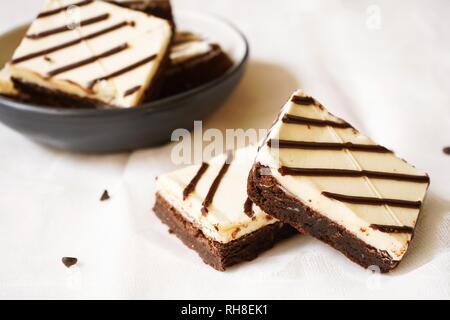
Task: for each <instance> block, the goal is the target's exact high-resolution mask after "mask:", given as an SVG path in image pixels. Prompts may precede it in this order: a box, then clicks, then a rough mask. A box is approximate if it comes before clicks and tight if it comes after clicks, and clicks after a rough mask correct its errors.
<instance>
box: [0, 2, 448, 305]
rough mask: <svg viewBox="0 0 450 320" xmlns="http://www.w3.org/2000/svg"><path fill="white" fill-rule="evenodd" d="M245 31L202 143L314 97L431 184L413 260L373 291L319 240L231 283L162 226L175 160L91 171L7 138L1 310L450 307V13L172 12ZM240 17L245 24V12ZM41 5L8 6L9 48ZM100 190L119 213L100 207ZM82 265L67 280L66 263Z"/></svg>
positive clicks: (3, 22)
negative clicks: (321, 301) (392, 301)
mask: <svg viewBox="0 0 450 320" xmlns="http://www.w3.org/2000/svg"><path fill="white" fill-rule="evenodd" d="M173 2H174V6H175V8H178V9H181V8H189V9H199V10H200V9H206V10H208V11H210V12H214V13H217V14H219V15H222V16H224V17H227V18H228V19H229V20H231V21H233V22H234V23H235V24H236V25H238V26H239V27H240V28H241V29H242V31H243V32H244V33H245V34H246V35H247V36H248V38H249V40H250V44H251V48H252V58H251V62H250V65H249V68H248V72H247V74H246V76H245V78H244V80H243V82H242V84H241V85H240V86H239V88H238V90H237V91H236V92H235V94H234V95H233V96H232V98H231V99H229V100H228V101H227V102H226V103H225V105H224V106H223V108H221V109H220V110H219V111H218V112H217V113H216V114H215V115H214V116H212V117H211V118H210V119H209V120H207V121H206V123H205V127H207V128H208V127H209V128H211V127H215V128H219V129H225V128H267V127H269V126H270V124H271V122H272V120H273V119H274V117H275V115H276V113H277V112H278V110H279V107H281V106H282V105H283V103H284V102H285V100H286V99H287V98H288V97H289V95H290V93H291V92H292V91H293V90H294V89H296V88H298V87H301V88H303V89H304V90H305V91H306V92H307V93H308V94H310V95H313V96H315V97H317V98H318V99H319V100H320V101H321V102H322V103H323V104H324V105H326V106H327V107H328V108H329V109H330V110H331V111H332V112H334V113H335V114H336V115H339V116H342V117H344V118H345V119H347V120H348V121H350V122H351V123H353V124H354V125H355V126H356V127H358V128H360V129H361V131H363V132H364V133H366V134H368V135H370V136H372V137H373V138H374V139H375V140H376V141H377V142H379V143H381V144H384V145H386V146H387V147H389V148H392V149H394V150H396V151H397V154H398V155H400V156H402V157H404V158H406V159H408V160H409V161H410V162H412V163H413V164H415V165H417V167H418V168H421V169H424V170H426V171H427V172H429V173H430V176H431V180H432V183H431V188H430V191H429V195H428V199H427V201H426V203H425V208H424V210H423V213H422V217H421V220H420V221H419V226H418V230H417V233H416V237H415V239H414V241H413V244H412V246H411V248H410V252H409V254H408V255H407V256H406V258H405V259H404V261H403V262H402V264H401V265H400V267H399V268H398V269H397V270H396V271H394V272H393V273H392V274H390V275H381V276H380V275H372V274H371V273H370V272H369V271H366V270H364V269H362V268H360V267H359V266H357V265H355V264H353V263H351V262H350V261H348V260H347V259H346V258H345V257H344V256H342V255H341V254H340V253H339V252H337V251H335V250H333V249H332V248H330V247H328V246H326V245H325V244H323V243H321V242H319V241H316V240H315V239H312V238H310V237H307V236H298V237H296V238H295V239H292V240H288V241H286V242H285V243H283V244H281V245H278V246H277V247H276V248H274V249H273V250H271V251H270V252H267V253H266V254H264V255H262V256H261V257H260V258H259V259H257V260H255V261H253V262H250V263H244V264H241V265H239V266H237V267H235V268H232V269H230V270H229V271H227V272H225V273H220V272H217V271H215V270H213V269H211V268H210V267H208V266H206V265H204V264H203V263H202V262H201V260H200V259H199V258H198V257H197V255H196V254H195V253H194V252H193V251H190V250H188V249H186V247H184V246H183V245H182V244H181V243H180V241H179V240H178V239H176V238H175V237H174V236H172V235H169V233H168V232H167V228H166V227H165V226H164V225H162V224H161V223H160V222H159V221H158V220H157V218H156V217H155V216H154V215H153V214H152V211H151V208H152V205H153V201H154V195H153V193H154V187H155V182H154V179H155V176H157V175H158V174H160V173H163V172H166V171H168V170H172V169H173V168H174V166H173V165H171V164H170V161H168V159H170V158H169V156H170V151H171V148H172V147H173V145H168V146H164V147H160V148H154V149H148V150H142V151H136V152H133V153H131V154H119V155H110V156H84V155H74V154H70V153H65V152H59V151H54V150H50V149H47V148H45V147H41V146H38V145H35V144H34V143H32V142H29V141H28V140H27V139H26V138H24V137H22V136H20V135H19V134H17V133H15V132H13V131H11V130H9V129H7V128H6V127H4V126H3V125H1V126H0V147H1V148H0V254H1V262H0V298H163V299H164V298H223V299H241V298H268V299H296V298H449V297H450V271H449V270H450V249H449V248H450V191H449V186H448V184H449V181H450V156H446V155H444V153H443V152H442V148H443V147H444V146H450V107H449V106H450V96H449V92H450V76H449V75H450V60H449V59H448V56H449V50H450V44H449V41H448V30H449V29H450V20H449V19H448V18H447V16H446V14H447V13H448V11H449V10H450V3H449V2H448V1H446V0H436V1H433V3H432V4H431V5H430V3H426V2H424V1H420V0H417V1H406V0H402V1H395V3H394V2H393V1H389V0H383V1H381V0H379V1H359V0H358V1H357V0H352V1H339V0H334V1H333V0H332V1H324V0H321V1H317V0H314V1H312V0H311V1H298V0H290V1H278V0H276V1H275V0H270V1H269V0H267V1H259V0H246V1H237V0H235V1H222V0H202V1H200V0H198V1H189V0H175V1H173ZM236 6H237V8H236ZM39 7H40V0H16V1H2V3H1V4H0V32H4V31H6V30H7V29H9V28H11V27H13V26H15V25H17V24H18V23H23V22H26V21H27V20H29V19H31V18H32V17H33V16H35V15H36V13H37V11H38V8H39ZM104 189H108V190H109V192H110V194H111V200H110V201H107V202H100V201H99V198H100V196H101V194H102V193H103V191H104ZM63 256H75V257H77V258H78V259H79V261H80V262H79V264H78V265H77V266H76V267H74V268H72V269H70V270H68V269H66V268H65V267H64V266H63V264H62V263H61V262H60V260H61V258H62V257H63Z"/></svg>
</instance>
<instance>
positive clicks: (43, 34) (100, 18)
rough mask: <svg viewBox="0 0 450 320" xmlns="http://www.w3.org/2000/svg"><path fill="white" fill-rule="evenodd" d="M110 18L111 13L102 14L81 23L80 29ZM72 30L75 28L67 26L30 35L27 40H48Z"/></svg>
mask: <svg viewBox="0 0 450 320" xmlns="http://www.w3.org/2000/svg"><path fill="white" fill-rule="evenodd" d="M109 17H110V15H109V13H105V14H101V15H99V16H97V17H93V18H90V19H86V20H82V21H80V23H79V26H80V27H84V26H88V25H90V24H94V23H97V22H101V21H104V20H107V19H108V18H109ZM71 30H73V28H71V27H70V26H69V25H65V26H62V27H58V28H54V29H49V30H46V31H42V32H39V33H34V34H29V35H26V38H28V39H32V40H38V39H42V38H46V37H49V36H52V35H55V34H58V33H63V32H67V31H71Z"/></svg>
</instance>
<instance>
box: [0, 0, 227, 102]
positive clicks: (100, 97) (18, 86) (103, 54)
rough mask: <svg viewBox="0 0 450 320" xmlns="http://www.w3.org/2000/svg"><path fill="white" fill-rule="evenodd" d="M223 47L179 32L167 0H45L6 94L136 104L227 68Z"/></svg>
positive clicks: (2, 76)
mask: <svg viewBox="0 0 450 320" xmlns="http://www.w3.org/2000/svg"><path fill="white" fill-rule="evenodd" d="M232 65H233V63H232V61H231V59H230V58H229V57H228V56H227V55H226V54H225V53H224V52H223V51H222V49H221V47H220V46H219V45H217V44H215V43H212V42H210V41H208V40H206V39H204V38H202V37H201V36H199V35H196V34H192V33H190V32H177V31H176V25H175V22H174V20H173V15H172V9H171V5H170V2H169V0H143V1H100V0H90V1H89V0H86V1H79V0H78V1H77V0H45V1H44V5H43V8H42V10H41V12H40V14H39V15H38V16H37V18H36V19H35V21H34V22H33V23H32V24H31V26H30V28H29V29H28V31H27V33H26V35H25V37H24V39H23V40H22V42H21V43H20V45H19V47H18V48H17V49H16V51H15V52H14V54H13V56H12V58H11V60H10V61H9V62H8V63H7V64H6V65H5V67H4V68H3V70H2V71H0V94H2V95H4V96H8V97H10V98H13V99H18V100H21V101H24V102H29V103H34V104H38V105H42V106H47V107H67V108H131V107H137V106H139V105H141V104H142V103H143V102H148V101H153V100H156V99H160V98H163V97H167V96H170V95H174V94H177V93H180V92H183V91H186V90H189V89H191V88H193V87H196V86H199V85H202V84H204V83H206V82H209V81H211V80H213V79H215V78H217V77H220V76H221V75H223V74H225V73H226V72H227V71H228V70H229V69H230V68H231V67H232Z"/></svg>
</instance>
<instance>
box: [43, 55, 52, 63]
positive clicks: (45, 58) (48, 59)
mask: <svg viewBox="0 0 450 320" xmlns="http://www.w3.org/2000/svg"><path fill="white" fill-rule="evenodd" d="M44 60H45V61H47V62H50V63H53V60H52V59H51V58H50V57H47V56H45V57H44Z"/></svg>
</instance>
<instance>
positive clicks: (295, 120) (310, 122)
mask: <svg viewBox="0 0 450 320" xmlns="http://www.w3.org/2000/svg"><path fill="white" fill-rule="evenodd" d="M282 121H283V122H284V123H289V124H302V125H307V126H316V127H333V128H353V127H352V126H351V125H350V124H349V123H347V122H336V121H330V120H321V119H313V118H306V117H300V116H295V115H292V114H285V115H284V117H283V119H282Z"/></svg>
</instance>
